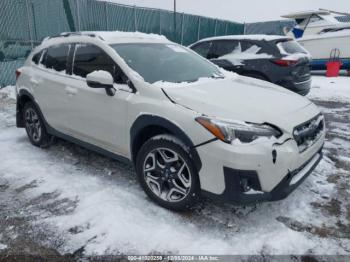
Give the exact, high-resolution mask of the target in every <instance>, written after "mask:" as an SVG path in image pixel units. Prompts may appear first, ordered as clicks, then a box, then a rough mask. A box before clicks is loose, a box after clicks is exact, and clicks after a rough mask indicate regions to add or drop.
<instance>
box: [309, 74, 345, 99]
mask: <svg viewBox="0 0 350 262" xmlns="http://www.w3.org/2000/svg"><path fill="white" fill-rule="evenodd" d="M312 81H313V88H312V89H311V92H310V94H309V98H311V99H317V100H332V101H339V102H347V103H349V101H350V81H349V77H330V78H325V77H323V76H314V77H313V79H312Z"/></svg>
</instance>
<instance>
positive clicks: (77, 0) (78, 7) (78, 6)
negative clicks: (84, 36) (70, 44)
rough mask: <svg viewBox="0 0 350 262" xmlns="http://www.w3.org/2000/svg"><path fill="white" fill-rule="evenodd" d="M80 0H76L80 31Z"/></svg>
mask: <svg viewBox="0 0 350 262" xmlns="http://www.w3.org/2000/svg"><path fill="white" fill-rule="evenodd" d="M79 2H80V1H79V0H76V3H77V5H76V7H77V21H78V31H80V5H79Z"/></svg>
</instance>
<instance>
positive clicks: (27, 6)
mask: <svg viewBox="0 0 350 262" xmlns="http://www.w3.org/2000/svg"><path fill="white" fill-rule="evenodd" d="M26 10H27V20H28V30H29V38H30V40H29V41H30V46H31V48H32V50H33V48H34V45H33V35H32V30H31V26H30V24H31V22H30V13H29V3H28V0H26Z"/></svg>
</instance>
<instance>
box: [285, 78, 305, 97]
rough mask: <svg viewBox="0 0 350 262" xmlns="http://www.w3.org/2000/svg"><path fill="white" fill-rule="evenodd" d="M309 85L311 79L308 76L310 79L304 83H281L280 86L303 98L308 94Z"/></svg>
mask: <svg viewBox="0 0 350 262" xmlns="http://www.w3.org/2000/svg"><path fill="white" fill-rule="evenodd" d="M311 83H312V79H311V76H310V78H309V79H307V80H305V81H300V82H298V81H283V82H281V83H280V85H281V86H283V87H285V88H287V89H289V90H290V91H293V92H295V93H298V94H299V95H303V96H305V95H307V94H308V93H309V92H310V89H311Z"/></svg>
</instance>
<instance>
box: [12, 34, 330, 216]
mask: <svg viewBox="0 0 350 262" xmlns="http://www.w3.org/2000/svg"><path fill="white" fill-rule="evenodd" d="M16 74H17V95H18V97H17V126H18V127H25V128H26V131H27V133H28V136H29V139H30V142H31V143H32V144H33V145H35V146H44V145H47V144H48V143H49V138H50V137H51V136H56V137H60V138H63V139H66V140H68V141H72V142H74V143H77V144H79V145H81V146H84V147H87V148H89V149H92V150H94V151H97V152H99V153H102V154H105V155H107V156H110V157H113V158H116V159H123V160H127V161H132V163H133V164H134V165H135V168H136V172H137V175H138V178H139V181H140V183H141V185H142V187H143V189H144V190H145V192H146V193H147V195H148V196H149V197H150V198H151V199H153V200H154V201H155V202H157V203H158V204H160V205H161V206H163V207H166V208H169V209H173V210H183V209H186V208H188V207H190V206H192V205H193V204H194V203H195V202H196V200H198V198H199V197H200V196H203V195H207V196H210V197H212V198H214V199H219V200H225V201H229V202H231V203H249V202H256V201H271V200H279V199H282V198H285V197H286V196H287V195H288V194H289V193H290V192H291V191H292V190H293V189H294V188H296V187H297V186H298V185H299V184H300V183H301V182H302V181H303V180H304V179H305V178H306V177H307V175H308V174H310V173H311V172H312V170H313V169H314V168H315V167H316V165H317V164H318V162H319V161H320V160H321V158H322V147H323V144H324V137H325V123H324V118H323V116H322V114H321V113H320V111H319V109H318V108H317V107H316V106H315V105H314V104H313V103H311V102H310V101H309V100H307V99H306V98H303V97H301V96H299V95H297V94H294V93H292V92H290V91H288V90H285V89H283V88H281V87H278V86H275V85H273V84H270V83H267V82H264V81H260V80H255V79H250V78H246V77H241V76H238V75H236V74H233V73H228V72H226V71H223V70H220V69H219V68H218V67H217V66H215V65H214V64H212V63H211V62H209V61H207V60H205V59H204V58H202V57H201V56H199V55H197V54H196V53H194V52H193V51H191V50H190V49H188V48H185V47H182V46H180V45H177V44H175V43H172V42H170V41H168V40H167V39H166V38H164V37H161V36H156V35H147V34H141V33H121V32H81V33H65V34H61V35H59V36H57V37H52V38H49V39H46V40H44V41H43V43H42V44H41V45H40V46H38V47H37V48H36V49H35V50H34V51H33V52H32V54H31V55H30V56H29V58H28V59H27V61H26V62H25V64H24V66H23V67H22V68H20V69H18V70H17V72H16Z"/></svg>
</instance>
